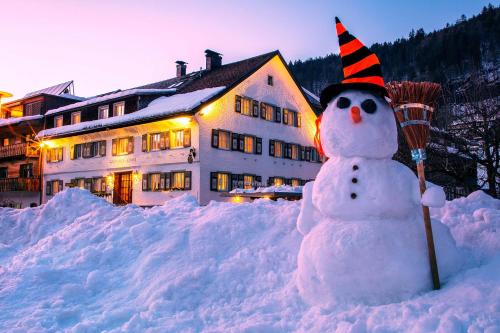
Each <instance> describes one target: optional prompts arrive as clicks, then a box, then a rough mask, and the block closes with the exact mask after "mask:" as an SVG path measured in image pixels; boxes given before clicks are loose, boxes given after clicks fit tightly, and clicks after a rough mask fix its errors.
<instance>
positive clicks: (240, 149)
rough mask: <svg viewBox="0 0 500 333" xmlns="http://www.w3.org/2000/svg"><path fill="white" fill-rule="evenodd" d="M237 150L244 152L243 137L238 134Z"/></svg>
mask: <svg viewBox="0 0 500 333" xmlns="http://www.w3.org/2000/svg"><path fill="white" fill-rule="evenodd" d="M238 150H239V151H245V136H244V135H243V134H238Z"/></svg>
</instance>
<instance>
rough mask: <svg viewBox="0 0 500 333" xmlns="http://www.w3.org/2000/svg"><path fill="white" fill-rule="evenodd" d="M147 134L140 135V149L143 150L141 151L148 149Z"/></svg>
mask: <svg viewBox="0 0 500 333" xmlns="http://www.w3.org/2000/svg"><path fill="white" fill-rule="evenodd" d="M148 136H149V134H143V135H142V151H143V152H147V151H149V149H148V143H149V142H148V141H149V140H148ZM113 141H114V140H113ZM113 145H114V143H113Z"/></svg>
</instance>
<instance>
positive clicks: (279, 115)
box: [274, 107, 281, 123]
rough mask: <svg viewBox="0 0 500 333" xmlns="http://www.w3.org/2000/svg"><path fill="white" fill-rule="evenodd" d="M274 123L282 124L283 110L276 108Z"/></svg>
mask: <svg viewBox="0 0 500 333" xmlns="http://www.w3.org/2000/svg"><path fill="white" fill-rule="evenodd" d="M274 121H275V122H277V123H281V108H279V107H275V108H274Z"/></svg>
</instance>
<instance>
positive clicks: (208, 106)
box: [200, 103, 214, 116]
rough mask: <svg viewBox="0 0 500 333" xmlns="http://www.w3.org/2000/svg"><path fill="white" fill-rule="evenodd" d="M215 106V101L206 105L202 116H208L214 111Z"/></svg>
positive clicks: (201, 112)
mask: <svg viewBox="0 0 500 333" xmlns="http://www.w3.org/2000/svg"><path fill="white" fill-rule="evenodd" d="M213 108H214V103H211V104H209V105H207V106H205V107H204V108H203V109H201V111H200V116H206V115H207V114H209V113H210V112H211V111H212V109H213Z"/></svg>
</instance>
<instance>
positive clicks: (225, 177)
mask: <svg viewBox="0 0 500 333" xmlns="http://www.w3.org/2000/svg"><path fill="white" fill-rule="evenodd" d="M217 191H219V192H227V191H229V174H227V173H218V174H217Z"/></svg>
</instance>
